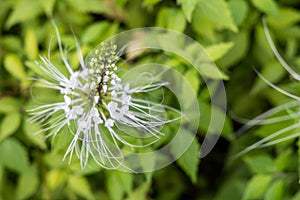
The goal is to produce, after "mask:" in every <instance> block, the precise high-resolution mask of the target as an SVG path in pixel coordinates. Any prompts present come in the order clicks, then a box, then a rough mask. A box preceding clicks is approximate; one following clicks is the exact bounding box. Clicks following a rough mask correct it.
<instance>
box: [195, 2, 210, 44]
mask: <svg viewBox="0 0 300 200" xmlns="http://www.w3.org/2000/svg"><path fill="white" fill-rule="evenodd" d="M192 28H193V30H194V31H195V32H196V33H198V34H200V35H202V36H204V37H205V38H207V39H209V40H211V41H215V40H216V34H215V31H214V23H213V22H212V21H211V20H209V19H208V18H207V17H206V16H205V15H204V14H203V13H202V12H201V9H200V8H199V6H197V8H196V9H195V11H194V15H193V20H192Z"/></svg>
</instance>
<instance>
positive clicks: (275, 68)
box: [251, 61, 286, 94]
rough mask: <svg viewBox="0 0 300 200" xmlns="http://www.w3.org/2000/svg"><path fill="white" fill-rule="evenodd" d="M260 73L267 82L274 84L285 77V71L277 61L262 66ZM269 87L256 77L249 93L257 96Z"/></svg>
mask: <svg viewBox="0 0 300 200" xmlns="http://www.w3.org/2000/svg"><path fill="white" fill-rule="evenodd" d="M274 72H276V73H274ZM260 73H261V75H262V76H263V77H264V78H266V79H267V80H268V81H269V82H271V83H276V82H277V81H279V80H280V79H282V78H283V77H284V76H285V75H286V70H285V69H284V68H283V67H282V65H281V64H280V63H279V62H278V61H272V62H270V63H268V64H266V65H265V66H263V68H262V70H261V72H260ZM269 87H270V86H269V85H268V84H267V83H266V82H265V81H264V80H262V79H261V78H260V77H257V78H256V80H255V82H254V84H253V86H252V88H251V93H252V94H257V93H258V92H260V91H262V90H263V89H265V88H269Z"/></svg>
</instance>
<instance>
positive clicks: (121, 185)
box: [106, 171, 133, 200]
mask: <svg viewBox="0 0 300 200" xmlns="http://www.w3.org/2000/svg"><path fill="white" fill-rule="evenodd" d="M106 181H107V190H108V193H109V196H110V198H111V199H112V200H119V199H123V197H124V194H127V195H129V194H130V193H131V191H132V187H133V176H132V174H130V173H127V172H121V171H109V172H107V179H106Z"/></svg>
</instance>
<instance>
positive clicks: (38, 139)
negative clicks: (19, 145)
mask: <svg viewBox="0 0 300 200" xmlns="http://www.w3.org/2000/svg"><path fill="white" fill-rule="evenodd" d="M41 130H42V129H41V127H40V125H39V124H38V123H36V122H30V123H28V122H24V126H23V131H24V132H25V135H26V136H27V137H28V138H29V139H30V141H31V142H32V143H34V144H35V145H37V146H38V147H40V148H41V149H46V148H47V146H46V144H45V141H44V134H43V132H42V131H41ZM36 133H39V134H37V135H35V134H36Z"/></svg>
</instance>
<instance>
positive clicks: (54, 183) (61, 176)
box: [46, 169, 67, 191]
mask: <svg viewBox="0 0 300 200" xmlns="http://www.w3.org/2000/svg"><path fill="white" fill-rule="evenodd" d="M66 180H67V175H66V173H65V172H63V171H62V170H59V169H54V170H51V171H49V172H47V174H46V184H47V187H48V189H50V191H54V190H55V189H56V188H58V187H59V186H61V185H63V184H64V183H65V182H66Z"/></svg>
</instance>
